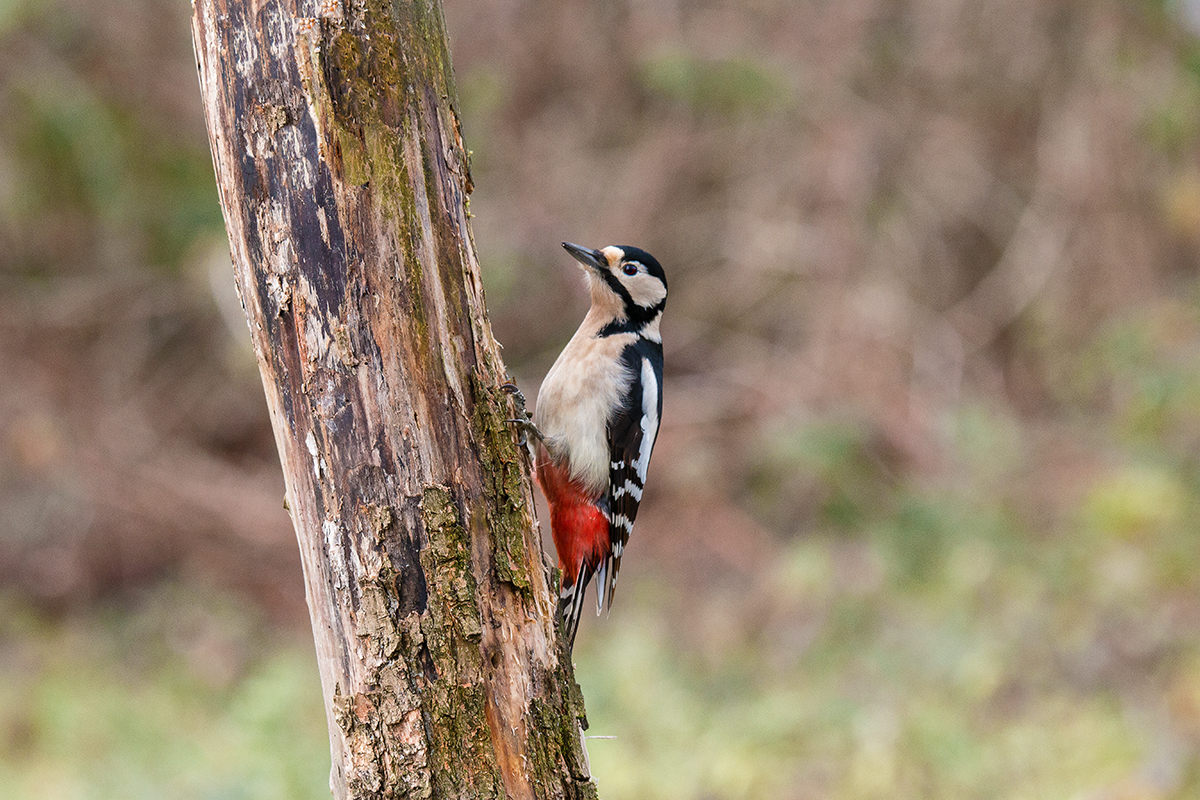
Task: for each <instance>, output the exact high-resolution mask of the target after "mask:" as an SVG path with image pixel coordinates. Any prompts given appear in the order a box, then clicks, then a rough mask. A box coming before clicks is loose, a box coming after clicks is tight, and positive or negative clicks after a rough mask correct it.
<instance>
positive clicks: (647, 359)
mask: <svg viewBox="0 0 1200 800" xmlns="http://www.w3.org/2000/svg"><path fill="white" fill-rule="evenodd" d="M563 247H564V248H566V250H567V252H568V253H570V254H571V255H572V256H573V257H574V258H575V260H576V261H578V262H579V264H580V265H581V266H582V267H583V271H584V275H585V276H586V280H587V285H588V291H589V292H590V294H591V301H592V305H591V308H590V309H589V310H588V313H587V315H586V316H585V317H584V318H583V323H582V324H581V325H580V326H579V330H577V331H576V332H575V335H574V336H572V337H571V340H570V341H569V342H567V346H566V347H565V348H563V351H562V353H561V354H560V355H559V356H558V359H557V360H556V361H555V362H554V365H553V366H552V367H550V371H549V372H548V373H546V378H545V379H544V380H543V381H542V387H541V390H540V391H539V392H538V397H537V405H536V407H535V409H534V415H533V425H532V426H530V427H531V428H532V430H533V432H534V434H535V436H537V438H538V439H539V440H540V446H539V447H538V448H537V450H536V452H537V456H536V470H537V480H538V484H539V485H540V486H541V488H542V493H543V494H545V496H546V500H547V502H548V503H549V505H550V532H551V535H552V536H553V538H554V546H555V548H557V550H558V564H559V568H560V570H561V571H562V585H561V587H560V592H559V604H558V610H559V615H560V617H561V619H562V626H563V633H564V634H565V635H566V637H567V650H568V652H569V651H570V649H571V647H572V646H573V645H574V642H575V632H576V630H577V629H578V627H579V617H580V614H581V613H582V610H583V596H584V591H585V590H586V589H587V585H588V583H589V581H591V579H592V576H593V575H595V577H596V613H597V614H599V613H600V611H601V610H602V609H603V608H604V607H605V605H606V602H607V606H608V607H609V608H611V607H612V599H613V591H614V588H615V586H616V583H617V572H618V571H619V570H620V569H621V555H622V553H623V551H624V549H625V545H626V543H627V542H628V541H629V534H630V533H632V532H633V523H634V520H635V519H637V512H638V504H639V503H640V502H641V500H642V489H643V487H644V486H645V485H646V470H647V467H648V466H649V464H650V453H651V452H652V451H653V450H654V440H655V438H656V437H657V436H658V430H659V423H660V420H661V418H662V375H663V350H662V335H661V334H660V332H659V324H660V322H661V320H662V313H663V308H664V307H665V306H666V302H667V277H666V275H665V274H664V273H663V268H662V266H661V265H660V264H659V263H658V261H657V260H656V259H655V258H654V256H652V255H650V254H649V253H647V252H646V251H645V250H640V249H638V248H636V247H627V246H619V247H614V246H609V247H605V248H602V249H600V250H592V249H589V248H586V247H580V246H579V245H577V244H570V243H569V242H563Z"/></svg>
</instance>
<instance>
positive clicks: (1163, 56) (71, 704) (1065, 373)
mask: <svg viewBox="0 0 1200 800" xmlns="http://www.w3.org/2000/svg"><path fill="white" fill-rule="evenodd" d="M444 2H445V11H446V16H447V21H448V24H449V28H450V32H451V37H452V41H451V46H452V51H453V57H454V62H455V70H456V74H457V79H458V85H459V99H460V105H461V111H462V115H463V119H464V126H465V134H466V140H467V143H468V146H469V147H470V148H471V149H472V150H473V161H472V166H473V175H474V180H475V186H476V191H475V194H474V195H473V197H472V202H471V211H472V212H473V214H474V226H475V227H474V232H475V238H476V243H477V245H478V250H479V252H480V255H481V259H482V265H483V269H484V280H485V285H486V290H487V296H488V301H489V307H490V310H491V318H492V323H493V326H494V328H495V332H496V335H497V337H498V338H499V340H500V341H501V342H502V343H503V344H504V345H505V348H506V349H505V356H506V359H507V362H508V366H509V368H510V370H511V371H512V372H513V374H514V375H515V376H516V377H517V379H518V382H519V383H520V384H521V385H522V386H523V387H524V388H525V390H526V393H527V394H529V395H530V397H532V396H533V395H534V394H535V393H536V388H537V385H538V382H539V381H540V379H541V376H542V375H543V374H544V371H545V370H546V369H547V368H548V367H549V365H550V363H551V362H552V361H553V359H554V357H555V355H556V354H557V352H558V350H559V349H560V348H561V346H562V344H563V343H564V342H565V340H566V339H567V338H568V337H569V335H570V334H571V332H572V331H573V330H574V328H575V326H576V325H577V324H578V321H579V319H580V318H581V316H582V314H583V312H584V309H585V307H586V298H585V296H584V292H583V289H582V284H581V279H580V276H579V273H578V270H576V269H575V267H574V265H573V262H572V261H571V260H570V259H569V258H568V257H567V256H566V255H565V254H564V253H563V252H562V251H561V249H560V248H559V244H558V243H559V242H560V241H562V240H569V241H576V242H580V243H582V244H587V245H591V246H602V245H605V244H635V245H639V246H641V247H644V248H646V249H647V250H649V251H650V252H652V253H654V254H655V255H656V256H657V257H658V258H659V260H661V261H662V262H663V264H664V265H665V266H666V269H667V271H668V274H669V277H670V281H671V299H670V304H669V306H668V310H667V314H666V320H665V322H664V337H665V347H666V363H667V367H666V369H667V377H666V387H665V397H666V400H665V410H664V424H663V427H662V431H661V436H660V439H659V445H658V448H657V450H656V453H655V458H654V464H653V467H652V469H651V473H652V477H651V480H650V483H649V486H648V489H647V495H646V498H645V501H644V503H643V510H642V513H641V516H640V517H639V521H638V526H637V530H636V532H635V536H634V539H633V541H632V543H631V545H630V550H629V551H628V557H627V558H626V559H625V564H624V569H623V570H622V578H621V587H622V588H621V591H620V593H619V594H620V597H619V600H618V602H617V603H616V606H615V608H614V611H613V613H612V615H611V617H609V618H605V619H600V620H599V621H597V620H595V619H593V618H590V617H589V618H588V619H586V620H585V622H584V623H583V630H582V631H581V633H580V635H579V642H578V646H577V648H576V662H577V669H578V678H579V681H580V683H581V685H582V687H583V690H584V693H585V696H586V698H587V703H588V711H589V717H590V719H591V723H592V727H591V730H590V731H589V733H590V734H595V735H596V736H601V737H614V738H597V739H593V740H592V741H591V743H590V745H589V750H590V754H591V759H592V766H593V770H594V772H595V774H596V777H597V781H598V785H599V788H600V791H601V793H602V794H603V796H604V797H606V798H608V800H628V799H632V798H649V799H650V800H654V799H656V798H663V799H664V800H665V799H666V798H695V799H696V800H726V799H727V798H728V799H730V800H733V799H735V798H781V799H782V800H799V799H800V798H805V799H807V798H814V799H816V798H864V799H865V798H884V797H886V798H947V799H950V798H953V799H955V800H957V799H958V798H1034V797H1046V798H1059V797H1062V798H1084V799H1086V800H1107V799H1109V798H1111V799H1113V800H1120V799H1125V798H1128V799H1129V800H1133V799H1134V798H1137V799H1139V800H1142V799H1149V798H1188V797H1200V569H1198V567H1200V536H1198V534H1200V40H1198V39H1197V38H1196V35H1197V31H1200V4H1197V3H1192V2H1174V3H1173V2H1163V1H1162V0H1158V1H1157V2H1156V1H1154V0H839V2H818V1H817V0H810V1H809V2H789V1H788V0H745V1H744V2H721V1H720V0H712V1H704V0H625V1H622V2H612V3H595V2H590V3H589V2H582V1H581V0H566V1H563V0H525V1H523V2H517V1H516V0H472V2H466V0H444ZM189 18H190V8H189V6H188V4H187V3H186V2H184V0H86V1H85V0H8V1H7V2H3V3H0V796H2V797H5V798H8V797H12V798H33V797H36V798H110V797H112V798H141V797H145V798H161V797H180V798H320V797H325V796H327V794H328V789H327V775H328V766H329V756H328V750H327V739H326V733H325V721H324V714H323V711H322V705H321V695H320V687H319V682H318V679H317V674H316V665H315V657H314V655H313V652H312V646H311V640H310V637H309V631H308V621H307V611H306V608H305V606H304V597H303V586H302V582H301V574H300V565H299V559H298V557H297V554H296V546H295V540H294V536H293V533H292V531H291V527H290V523H289V521H288V519H287V517H286V515H285V513H284V510H283V507H282V506H283V503H282V498H283V483H282V478H281V477H280V474H279V467H278V462H277V459H276V455H275V452H274V442H273V437H272V434H271V431H270V426H269V423H268V420H267V415H266V408H265V404H264V402H263V400H262V397H261V393H262V389H261V384H260V382H259V377H258V373H257V369H256V367H255V364H254V361H253V356H252V354H251V352H250V349H249V339H248V336H247V335H246V329H245V320H244V318H243V317H242V312H241V309H240V308H239V306H238V303H237V299H236V296H235V295H234V294H233V281H232V273H231V270H230V267H229V262H228V245H227V241H226V239H225V234H224V231H223V228H222V223H221V214H220V210H219V208H218V206H217V195H216V191H215V188H214V186H213V174H212V166H211V160H210V158H209V154H208V149H207V139H206V135H205V130H204V123H203V118H202V114H201V110H200V102H199V94H198V90H197V85H196V74H195V65H194V59H193V55H192V51H191V44H190V38H189V29H188V25H189Z"/></svg>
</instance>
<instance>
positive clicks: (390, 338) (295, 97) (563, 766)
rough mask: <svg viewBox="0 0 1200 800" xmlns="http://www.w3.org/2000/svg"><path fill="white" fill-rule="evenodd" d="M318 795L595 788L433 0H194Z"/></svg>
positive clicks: (473, 794)
mask: <svg viewBox="0 0 1200 800" xmlns="http://www.w3.org/2000/svg"><path fill="white" fill-rule="evenodd" d="M193 12H194V13H193V22H192V26H193V37H194V42H195V47H196V55H197V61H198V66H199V70H200V83H201V89H202V92H203V94H204V106H205V112H206V116H207V120H208V129H209V136H210V139H211V143H212V150H213V160H214V163H215V166H216V172H217V181H218V184H219V187H220V194H221V206H222V208H223V210H224V214H225V224H226V228H227V230H228V233H229V239H230V244H231V246H232V255H233V262H234V271H235V276H236V279H237V283H238V289H239V292H240V294H241V298H242V303H243V305H244V306H245V309H246V314H247V317H248V319H249V323H250V331H251V335H252V337H253V340H254V347H255V351H256V353H257V355H258V363H259V367H260V369H261V372H262V377H263V384H264V386H265V387H266V394H267V401H268V404H269V406H270V411H271V421H272V424H273V426H274V430H275V438H276V442H277V444H278V447H279V453H280V459H281V461H282V462H283V471H284V476H285V478H286V482H287V498H286V502H287V507H288V509H289V510H290V513H291V515H292V521H293V523H294V524H295V527H296V535H297V538H298V539H299V543H300V552H301V556H302V559H303V563H304V577H305V582H306V590H307V597H308V605H309V610H310V612H311V614H312V623H313V633H314V636H315V639H316V649H317V658H318V660H319V662H320V669H321V683H322V687H323V689H324V694H325V707H326V712H327V715H328V719H329V732H330V746H331V749H332V754H333V770H332V773H331V777H330V783H331V786H332V788H333V793H334V796H335V797H337V798H343V797H355V798H358V797H438V798H442V797H469V798H478V797H508V798H561V797H569V798H575V797H595V794H596V793H595V787H594V785H593V784H592V783H591V781H590V779H589V777H588V772H587V765H586V755H585V753H584V750H583V743H582V736H581V730H582V728H581V724H582V723H583V703H582V699H581V698H580V696H579V693H578V689H577V687H576V685H575V682H574V678H573V675H572V671H571V666H570V663H569V659H567V658H563V657H562V655H561V651H560V650H559V645H558V640H557V635H556V629H555V626H554V608H555V606H554V601H553V596H552V595H553V593H552V592H551V591H550V588H549V586H548V580H549V576H548V574H547V570H546V568H545V565H544V563H543V561H542V554H541V545H540V540H539V538H538V536H537V535H536V532H535V528H534V521H533V512H532V509H533V502H532V495H531V493H530V484H529V480H528V474H529V471H528V467H529V465H528V459H527V457H526V456H525V454H524V452H523V451H522V450H521V448H518V447H517V445H516V443H515V441H514V437H513V434H512V432H511V430H510V429H509V427H508V425H507V424H506V423H505V421H504V420H505V417H506V416H510V415H511V414H512V411H511V407H510V405H509V401H508V400H507V398H506V397H505V396H504V395H502V393H500V392H499V391H498V387H499V386H500V384H501V383H503V381H504V377H505V370H504V367H503V365H502V363H501V360H500V356H499V352H498V347H497V345H496V342H495V340H494V339H493V338H492V334H491V330H490V328H489V326H488V322H487V316H486V311H485V308H484V302H483V290H482V287H481V285H480V280H479V269H478V264H477V262H476V258H475V252H474V246H473V242H472V241H471V236H470V231H469V228H468V224H467V218H468V214H467V211H466V202H467V194H468V193H469V192H470V190H471V178H470V173H469V170H468V165H467V154H466V152H465V149H464V147H463V142H462V138H461V136H460V135H459V130H460V129H459V120H458V116H457V114H456V112H455V109H454V104H455V102H456V97H455V89H454V83H453V76H452V73H451V68H450V58H449V54H448V49H447V42H446V34H445V27H444V21H443V17H442V11H441V6H440V3H439V2H437V0H420V1H419V2H407V1H406V0H390V1H389V2H383V1H382V0H370V1H369V2H367V3H363V2H360V0H344V1H341V0H331V1H330V2H325V3H323V4H322V5H320V6H318V5H317V4H316V3H315V2H314V0H240V1H239V0H194V8H193Z"/></svg>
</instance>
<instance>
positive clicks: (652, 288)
mask: <svg viewBox="0 0 1200 800" xmlns="http://www.w3.org/2000/svg"><path fill="white" fill-rule="evenodd" d="M622 277H623V280H622V281H621V283H622V284H623V285H624V286H625V290H626V291H628V292H629V297H630V298H631V299H632V300H633V302H635V303H637V304H638V305H639V306H641V307H642V308H653V307H654V306H656V305H658V304H659V303H661V302H662V301H663V300H664V299H665V298H666V296H667V287H665V286H663V283H662V281H660V280H659V279H658V278H656V277H654V276H653V275H648V274H646V273H645V272H639V273H638V274H637V275H634V276H632V277H629V278H625V277H624V276H622Z"/></svg>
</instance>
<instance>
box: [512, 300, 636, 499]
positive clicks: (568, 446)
mask: <svg viewBox="0 0 1200 800" xmlns="http://www.w3.org/2000/svg"><path fill="white" fill-rule="evenodd" d="M585 322H586V321H585ZM585 328H586V324H585V326H584V327H581V328H580V329H579V331H578V332H576V334H575V336H574V337H573V338H572V339H571V341H570V342H569V343H568V344H567V346H566V348H565V349H564V350H563V351H562V354H561V355H559V357H558V360H557V361H555V362H554V366H552V367H551V368H550V371H549V372H548V373H547V374H546V378H545V380H544V381H542V388H541V390H540V391H539V392H538V402H537V408H536V410H535V412H534V423H535V424H536V425H537V426H538V429H539V430H541V432H542V434H543V435H544V436H545V437H546V442H547V446H548V448H549V450H550V453H551V455H552V456H554V458H555V459H556V460H560V459H565V460H566V461H567V465H568V467H567V468H568V471H569V472H570V473H571V476H572V477H573V478H575V479H576V480H579V481H581V482H582V483H583V484H584V485H585V486H586V487H588V488H589V489H591V490H592V491H594V492H596V493H597V494H602V493H604V492H605V490H606V489H607V488H608V477H609V452H608V446H609V445H608V438H607V434H606V432H607V427H608V421H609V416H610V414H611V412H612V410H613V409H614V408H617V407H619V406H620V404H621V398H622V397H623V396H624V394H625V392H626V391H627V390H628V387H629V384H630V382H631V381H632V380H633V377H634V376H633V374H632V373H631V371H630V369H629V367H628V365H626V364H623V363H622V361H621V353H622V351H623V350H624V348H625V345H626V344H628V343H629V341H630V339H631V338H632V336H626V335H621V336H608V337H605V338H600V339H598V338H594V337H593V336H592V335H591V332H590V331H588V330H585Z"/></svg>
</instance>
